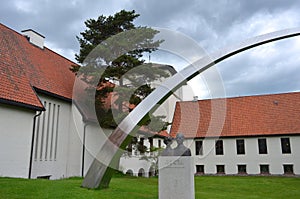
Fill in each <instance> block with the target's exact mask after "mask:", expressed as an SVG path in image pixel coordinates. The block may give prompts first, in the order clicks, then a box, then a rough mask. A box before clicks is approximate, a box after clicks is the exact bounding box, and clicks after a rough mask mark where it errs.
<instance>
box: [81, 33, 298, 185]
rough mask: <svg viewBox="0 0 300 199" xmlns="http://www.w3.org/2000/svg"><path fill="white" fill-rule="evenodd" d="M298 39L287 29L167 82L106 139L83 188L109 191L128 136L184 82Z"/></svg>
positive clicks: (217, 56)
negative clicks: (275, 44) (245, 54)
mask: <svg viewBox="0 0 300 199" xmlns="http://www.w3.org/2000/svg"><path fill="white" fill-rule="evenodd" d="M299 35H300V28H293V29H286V30H281V31H276V32H272V33H268V34H264V35H260V36H257V37H254V38H251V39H248V40H245V41H243V42H241V43H239V44H236V45H232V46H229V47H226V48H224V49H221V50H218V51H216V52H214V53H212V54H209V55H208V56H205V57H203V58H201V59H199V60H197V61H196V62H194V63H193V64H191V65H189V66H187V67H186V68H184V69H183V70H181V71H180V72H178V73H177V74H175V75H174V76H172V77H170V78H168V79H167V80H166V81H164V82H163V83H162V84H161V85H160V86H159V87H158V88H156V89H155V90H154V91H153V92H152V93H151V94H150V95H149V96H148V97H146V98H145V99H144V100H143V101H142V102H141V103H140V104H139V105H138V106H137V107H136V108H135V109H133V111H131V112H130V114H129V115H128V116H127V117H126V118H125V119H124V120H123V121H122V122H121V123H120V124H119V125H118V127H117V128H116V129H115V130H114V131H113V133H112V134H111V135H110V136H109V138H108V140H106V142H105V143H104V145H103V146H102V148H101V150H100V151H99V152H98V154H97V155H96V157H95V159H94V160H93V162H92V164H91V166H90V168H89V170H88V172H87V174H86V176H85V178H84V180H83V183H82V187H86V188H92V189H94V188H107V187H108V185H109V183H110V180H111V177H112V172H113V169H112V168H116V167H117V165H118V163H119V159H120V157H121V155H122V150H121V149H125V147H126V146H127V144H128V143H129V141H130V138H131V136H134V135H135V133H136V132H137V130H138V129H139V124H140V123H141V122H142V121H143V119H144V118H145V116H146V115H147V114H148V113H149V112H151V111H153V110H155V109H156V108H157V106H158V105H160V104H162V103H163V102H164V101H165V100H166V99H167V98H168V97H169V96H170V95H171V94H172V92H174V91H176V90H177V89H178V88H179V87H180V86H181V85H182V84H183V83H184V82H186V81H188V80H190V79H192V78H193V77H195V76H197V75H199V74H200V73H202V72H203V71H205V70H207V69H208V68H210V67H211V66H213V65H214V64H216V63H219V62H221V61H223V60H225V59H227V58H229V57H231V56H233V55H235V54H238V53H240V52H243V51H246V50H248V49H251V48H254V47H257V46H260V45H263V44H266V43H270V42H274V41H278V40H282V39H286V38H290V37H295V36H299ZM100 160H101V161H100Z"/></svg>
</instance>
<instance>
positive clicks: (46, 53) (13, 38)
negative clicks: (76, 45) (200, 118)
mask: <svg viewBox="0 0 300 199" xmlns="http://www.w3.org/2000/svg"><path fill="white" fill-rule="evenodd" d="M74 64H75V63H74V62H72V61H70V60H68V59H66V58H64V57H62V56H60V55H59V54H57V53H55V52H53V51H52V50H50V49H48V48H46V47H45V48H44V49H41V48H39V47H36V46H34V45H32V44H30V43H29V41H28V40H27V38H26V37H25V36H23V35H22V34H19V33H17V32H16V31H14V30H12V29H10V28H8V27H6V26H4V25H3V24H1V23H0V77H1V78H0V89H1V92H0V100H1V101H8V102H13V103H18V104H24V105H27V106H30V107H32V108H34V109H42V108H43V105H42V103H41V102H40V100H39V98H38V97H37V95H36V93H35V92H36V91H43V92H47V93H50V94H53V95H55V96H58V97H62V98H64V99H68V100H71V99H72V90H73V83H74V80H75V75H74V74H73V73H72V72H71V71H70V70H69V68H70V66H71V65H74Z"/></svg>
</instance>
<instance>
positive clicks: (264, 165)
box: [259, 164, 270, 174]
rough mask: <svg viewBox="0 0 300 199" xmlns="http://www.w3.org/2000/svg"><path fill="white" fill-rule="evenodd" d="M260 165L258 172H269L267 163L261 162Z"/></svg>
mask: <svg viewBox="0 0 300 199" xmlns="http://www.w3.org/2000/svg"><path fill="white" fill-rule="evenodd" d="M259 167H260V174H270V170H269V165H267V164H261V165H259Z"/></svg>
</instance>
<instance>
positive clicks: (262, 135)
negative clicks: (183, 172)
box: [186, 132, 300, 139]
mask: <svg viewBox="0 0 300 199" xmlns="http://www.w3.org/2000/svg"><path fill="white" fill-rule="evenodd" d="M277 136H300V132H294V133H278V134H253V135H236V136H234V135H233V136H207V137H186V139H205V138H220V139H224V138H251V137H252V138H254V137H277Z"/></svg>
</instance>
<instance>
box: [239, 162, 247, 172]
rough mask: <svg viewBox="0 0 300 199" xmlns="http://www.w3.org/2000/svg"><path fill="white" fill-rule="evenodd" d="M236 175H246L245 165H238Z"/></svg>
mask: <svg viewBox="0 0 300 199" xmlns="http://www.w3.org/2000/svg"><path fill="white" fill-rule="evenodd" d="M238 174H247V166H246V165H244V164H243V165H238Z"/></svg>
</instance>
